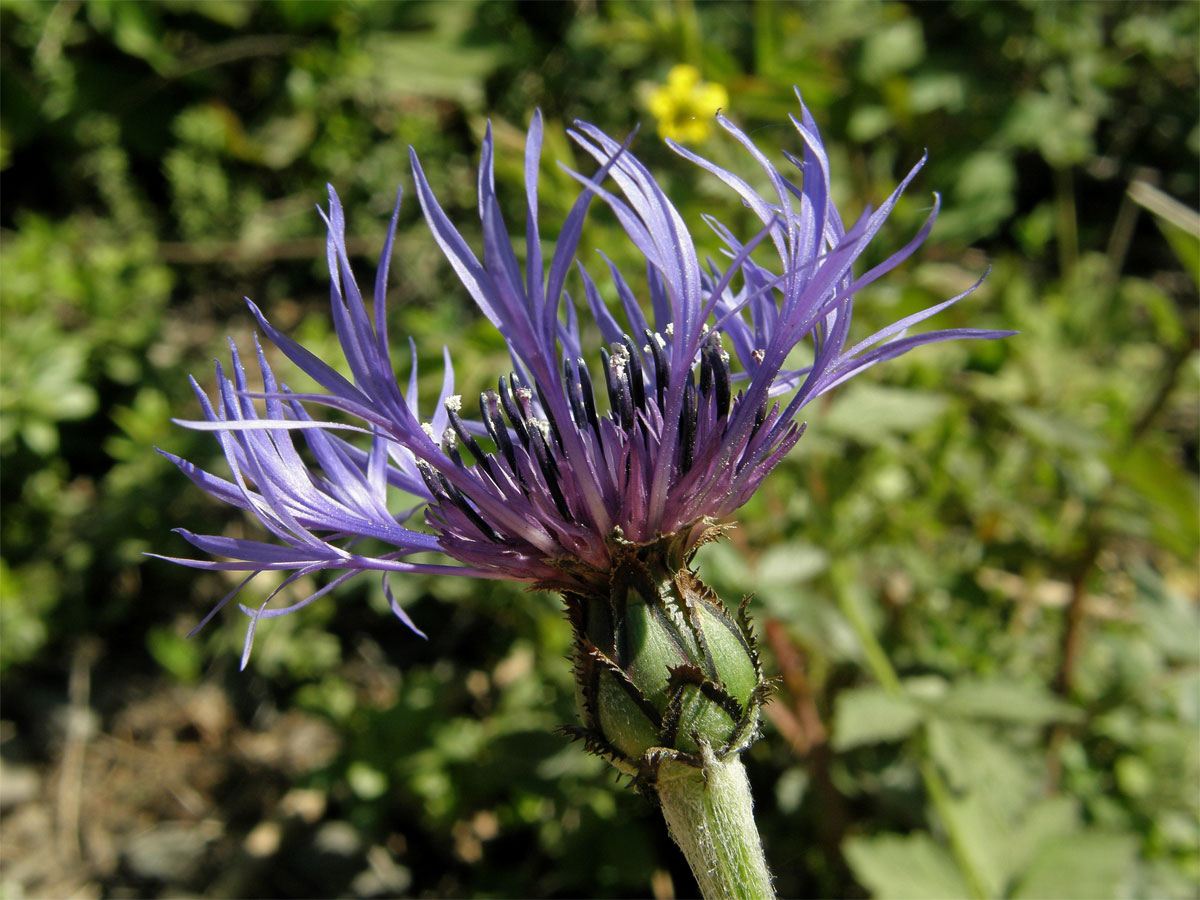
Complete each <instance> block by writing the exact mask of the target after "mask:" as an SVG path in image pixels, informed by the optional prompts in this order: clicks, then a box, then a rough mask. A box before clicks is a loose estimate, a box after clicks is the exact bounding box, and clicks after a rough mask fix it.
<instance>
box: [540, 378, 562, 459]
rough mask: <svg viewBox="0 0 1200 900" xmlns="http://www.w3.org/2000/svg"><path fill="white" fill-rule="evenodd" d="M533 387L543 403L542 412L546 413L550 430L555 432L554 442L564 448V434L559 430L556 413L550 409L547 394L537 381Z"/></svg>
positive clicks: (559, 447)
mask: <svg viewBox="0 0 1200 900" xmlns="http://www.w3.org/2000/svg"><path fill="white" fill-rule="evenodd" d="M533 387H534V389H535V390H536V391H537V396H538V402H539V403H541V404H542V412H544V413H545V414H546V421H547V422H549V423H550V431H551V432H552V433H553V434H554V443H556V444H558V449H560V450H563V449H564V448H563V439H562V434H561V433H560V432H559V430H558V423H557V422H556V421H554V413H553V412H552V411H551V409H550V404H549V403H547V402H546V394H545V393H544V392H543V391H542V386H541V385H540V384H538V383H537V382H536V381H535V382H534V383H533Z"/></svg>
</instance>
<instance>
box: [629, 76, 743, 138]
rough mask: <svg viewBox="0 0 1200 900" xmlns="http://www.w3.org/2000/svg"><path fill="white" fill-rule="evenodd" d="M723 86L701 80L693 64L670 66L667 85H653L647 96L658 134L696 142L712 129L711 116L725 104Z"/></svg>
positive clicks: (725, 94)
mask: <svg viewBox="0 0 1200 900" xmlns="http://www.w3.org/2000/svg"><path fill="white" fill-rule="evenodd" d="M728 103H729V94H728V93H727V92H726V90H725V88H724V86H723V85H720V84H717V83H716V82H713V81H702V80H701V78H700V71H699V70H698V69H697V68H696V67H695V66H689V65H687V64H681V65H677V66H672V67H671V70H670V71H669V72H668V73H667V82H666V84H662V85H658V86H656V87H655V88H653V89H652V90H651V91H650V93H649V95H648V96H647V98H646V105H647V107H649V109H650V114H651V115H653V116H654V118H655V119H657V120H658V133H659V134H661V135H662V136H663V137H665V138H670V139H671V140H674V141H683V142H685V143H688V142H690V143H696V142H699V141H702V140H704V139H705V138H706V137H708V135H709V133H710V132H711V131H712V125H711V121H712V115H713V113H715V112H717V111H718V110H720V109H721V108H722V107H724V106H726V105H728Z"/></svg>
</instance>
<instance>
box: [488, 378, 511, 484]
mask: <svg viewBox="0 0 1200 900" xmlns="http://www.w3.org/2000/svg"><path fill="white" fill-rule="evenodd" d="M479 413H480V415H481V416H482V417H483V426H484V427H485V428H486V429H487V433H488V434H489V435H490V436H491V438H492V440H493V441H495V442H496V446H497V447H499V448H500V451H501V452H502V453H503V454H504V458H505V459H507V460H508V465H509V467H510V468H511V469H512V470H513V471H514V472H515V471H517V455H516V453H515V452H514V451H513V444H512V438H510V437H509V436H508V426H507V425H505V424H504V417H503V416H502V415H500V402H499V398H498V397H497V396H496V392H495V391H484V392H483V393H481V394H480V395H479Z"/></svg>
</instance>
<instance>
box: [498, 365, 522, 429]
mask: <svg viewBox="0 0 1200 900" xmlns="http://www.w3.org/2000/svg"><path fill="white" fill-rule="evenodd" d="M511 378H512V385H516V384H518V383H519V382H518V381H517V373H516V372H513V374H512V376H511ZM499 387H500V405H501V406H503V407H504V412H505V414H506V415H507V416H508V421H510V422H512V427H513V430H514V431H515V432H516V433H517V437H518V438H519V439H520V441H521V444H522V446H525V447H528V446H529V430H528V428H526V426H525V418H526V414H525V413H523V412H521V408H520V407H519V406H518V405H517V401H516V398H515V397H514V396H513V391H514V390H515V388H513V387H512V386H511V385H510V384H509V379H507V378H505V377H504V376H503V375H501V376H500V382H499Z"/></svg>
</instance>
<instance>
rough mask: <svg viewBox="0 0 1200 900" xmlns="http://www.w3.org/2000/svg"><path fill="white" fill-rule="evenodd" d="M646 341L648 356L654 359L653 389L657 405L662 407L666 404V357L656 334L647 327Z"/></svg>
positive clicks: (668, 372)
mask: <svg viewBox="0 0 1200 900" xmlns="http://www.w3.org/2000/svg"><path fill="white" fill-rule="evenodd" d="M646 343H647V344H649V346H650V358H651V359H652V360H654V389H655V394H656V395H657V397H658V407H659V409H662V408H663V407H664V406H666V396H667V376H668V375H669V374H670V370H669V369H668V368H667V357H666V354H664V353H663V348H662V347H660V346H659V345H658V335H656V334H654V332H652V331H651V330H650V329H649V328H647V329H646Z"/></svg>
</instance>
